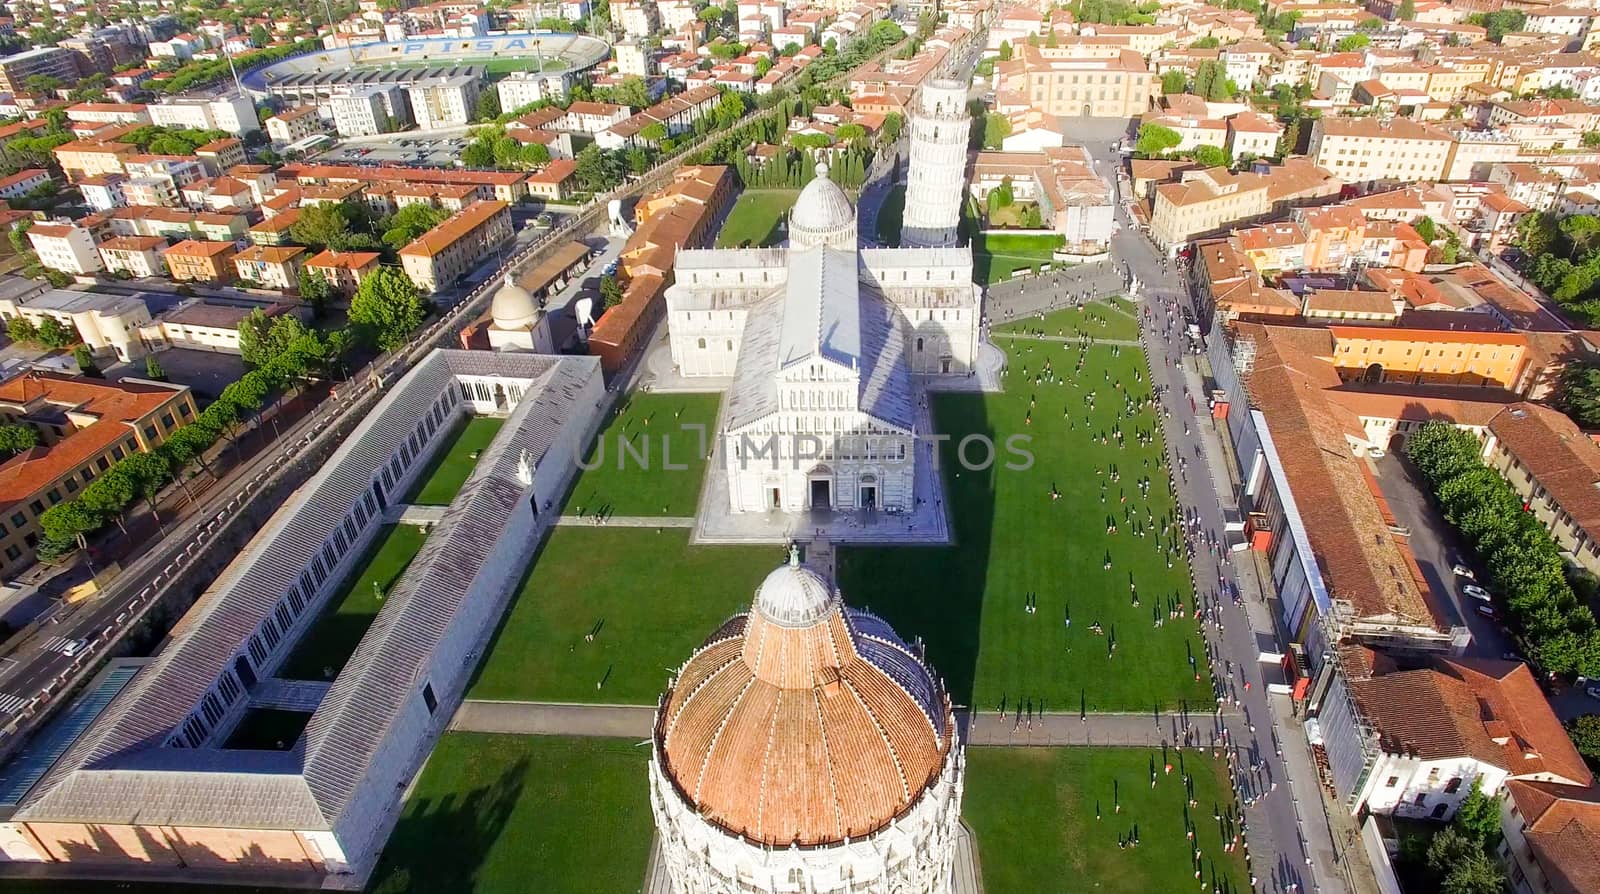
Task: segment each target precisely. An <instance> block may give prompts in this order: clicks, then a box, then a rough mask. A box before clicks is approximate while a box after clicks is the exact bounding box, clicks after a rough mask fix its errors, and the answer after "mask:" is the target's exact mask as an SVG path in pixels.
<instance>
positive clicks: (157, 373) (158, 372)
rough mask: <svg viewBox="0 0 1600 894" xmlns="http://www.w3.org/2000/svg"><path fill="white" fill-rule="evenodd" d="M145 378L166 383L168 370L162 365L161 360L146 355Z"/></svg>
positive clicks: (154, 356) (151, 355)
mask: <svg viewBox="0 0 1600 894" xmlns="http://www.w3.org/2000/svg"><path fill="white" fill-rule="evenodd" d="M144 377H145V378H147V379H154V380H155V381H157V382H164V381H166V379H167V369H166V367H164V366H162V365H161V360H160V359H159V358H157V357H156V355H154V354H146V355H144Z"/></svg>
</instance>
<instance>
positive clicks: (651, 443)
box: [565, 393, 722, 516]
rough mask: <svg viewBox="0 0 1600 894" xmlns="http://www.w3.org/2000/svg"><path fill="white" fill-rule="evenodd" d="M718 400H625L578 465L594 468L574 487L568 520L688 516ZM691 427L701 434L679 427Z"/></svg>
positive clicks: (697, 491) (702, 476) (702, 396)
mask: <svg viewBox="0 0 1600 894" xmlns="http://www.w3.org/2000/svg"><path fill="white" fill-rule="evenodd" d="M721 399H722V397H721V395H718V394H637V393H636V394H632V395H630V396H629V397H628V398H627V399H626V403H625V404H623V409H622V413H621V414H620V415H615V416H612V417H611V419H610V420H609V421H608V422H607V424H606V427H605V428H604V429H603V430H602V431H601V432H600V434H599V436H598V438H597V442H596V445H593V446H591V448H590V450H589V454H588V457H587V459H586V461H585V462H584V465H585V466H593V468H590V469H588V470H587V471H585V472H583V473H582V474H581V475H580V476H579V478H578V481H577V483H576V484H575V485H573V488H572V497H571V498H570V499H568V500H567V507H566V510H565V511H566V513H567V514H568V515H580V514H581V515H593V514H595V513H596V512H598V511H601V510H604V511H605V512H606V513H607V514H608V515H621V516H628V515H648V516H689V515H694V512H695V504H696V503H697V502H698V501H699V499H700V483H701V481H703V480H704V479H705V474H706V453H708V452H709V451H710V449H711V438H713V437H715V436H716V429H717V405H718V403H719V402H720V401H721ZM690 425H698V426H703V428H701V429H692V428H691V429H685V428H684V426H690ZM624 443H627V444H628V445H629V446H628V448H627V449H624V448H623V446H622V445H623V444H624ZM602 450H603V452H601V451H602ZM668 466H686V467H687V468H683V469H677V468H668ZM580 507H581V512H580Z"/></svg>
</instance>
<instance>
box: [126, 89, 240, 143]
mask: <svg viewBox="0 0 1600 894" xmlns="http://www.w3.org/2000/svg"><path fill="white" fill-rule="evenodd" d="M146 108H147V110H148V111H149V113H150V122H151V123H152V124H158V125H160V126H162V127H188V128H194V129H196V130H225V131H227V132H228V133H231V134H233V135H234V136H238V137H242V136H244V135H245V134H247V133H249V132H250V131H253V130H260V129H261V119H259V118H257V117H256V106H255V103H253V102H251V101H250V99H249V97H245V96H222V97H218V98H216V99H198V98H181V99H169V100H167V101H165V102H159V103H152V104H151V105H149V106H147V107H146Z"/></svg>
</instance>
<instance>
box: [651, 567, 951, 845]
mask: <svg viewBox="0 0 1600 894" xmlns="http://www.w3.org/2000/svg"><path fill="white" fill-rule="evenodd" d="M955 735H956V733H955V720H954V716H953V715H952V713H951V709H950V701H949V699H948V698H947V697H946V695H945V692H944V689H943V687H942V686H941V685H940V683H939V681H938V680H937V679H936V678H935V677H934V675H933V673H932V671H931V670H930V669H929V668H928V666H927V665H926V664H924V663H923V661H922V659H921V657H920V656H919V655H918V653H917V651H916V650H914V649H913V648H912V647H910V646H908V645H907V644H906V643H905V642H904V641H903V640H901V639H900V638H899V636H897V635H896V634H895V632H894V630H893V629H891V628H890V627H889V625H888V624H887V623H885V622H884V621H883V620H882V619H880V618H878V617H876V616H874V615H871V614H868V613H866V612H860V611H856V610H853V609H849V608H846V607H845V606H844V604H843V602H842V600H841V599H840V598H839V595H838V593H837V592H830V591H829V588H828V586H827V584H826V583H825V582H824V580H823V579H822V578H821V577H820V576H819V575H817V574H816V573H815V572H813V571H811V570H810V569H808V568H806V567H804V566H803V565H800V564H799V563H798V562H797V561H794V560H791V562H790V564H788V565H786V566H784V567H783V568H779V569H778V570H777V571H775V572H773V573H772V574H771V575H769V576H768V577H767V579H766V581H764V582H763V583H762V585H761V587H760V588H759V590H757V593H756V599H755V606H754V610H753V611H751V612H749V613H747V614H743V615H738V616H736V617H734V618H733V619H732V620H730V621H728V622H727V623H726V624H724V625H723V626H722V628H721V629H720V630H718V631H717V632H716V633H714V634H712V636H711V638H710V639H708V640H707V641H706V642H705V644H704V645H702V646H701V647H700V649H699V650H698V651H697V652H696V653H695V654H694V656H693V657H691V658H690V659H689V661H688V662H687V663H686V664H685V665H684V666H683V668H682V669H681V670H680V671H679V673H678V675H677V678H676V679H675V681H674V683H673V685H672V688H671V689H670V690H669V691H668V692H667V694H666V696H665V697H664V698H663V700H662V703H661V708H660V710H659V712H658V714H657V717H656V732H655V745H656V754H657V760H658V761H659V762H660V766H661V770H662V772H663V774H664V775H665V778H666V779H668V780H670V782H671V786H672V788H673V789H674V790H676V792H677V795H678V797H679V798H681V799H682V800H683V802H685V803H686V804H687V805H689V807H690V808H692V812H693V814H694V815H696V816H699V817H702V818H704V819H705V820H708V821H709V822H711V823H713V824H714V825H715V826H716V827H718V828H720V829H721V830H722V831H724V832H725V833H728V834H730V835H734V836H739V837H742V838H743V839H745V840H746V841H749V842H753V843H756V844H759V845H763V846H772V847H787V846H788V845H790V844H800V845H806V846H814V845H831V844H838V843H842V842H844V841H845V840H846V839H859V838H862V837H865V836H869V835H872V834H873V833H875V832H877V831H879V830H881V829H883V828H884V827H886V826H887V825H888V824H889V823H890V822H891V821H893V820H894V819H896V818H897V817H900V816H903V815H904V814H905V813H906V812H907V811H908V810H911V809H912V808H913V807H915V806H916V805H917V804H918V803H919V801H920V800H921V799H922V798H923V795H924V793H925V792H927V791H928V790H929V789H930V787H933V786H934V785H935V784H936V783H939V781H940V779H941V776H942V775H943V774H944V773H945V770H946V765H947V762H948V761H949V760H950V759H951V755H952V752H953V750H954V746H955Z"/></svg>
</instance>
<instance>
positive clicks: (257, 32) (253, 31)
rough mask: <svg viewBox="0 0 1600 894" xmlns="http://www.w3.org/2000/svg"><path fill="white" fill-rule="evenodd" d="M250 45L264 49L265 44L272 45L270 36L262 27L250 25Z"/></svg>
mask: <svg viewBox="0 0 1600 894" xmlns="http://www.w3.org/2000/svg"><path fill="white" fill-rule="evenodd" d="M250 43H252V44H254V45H255V46H257V47H264V46H266V45H267V44H269V43H272V34H271V33H270V32H268V31H267V29H266V27H265V26H264V25H251V26H250Z"/></svg>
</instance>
